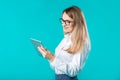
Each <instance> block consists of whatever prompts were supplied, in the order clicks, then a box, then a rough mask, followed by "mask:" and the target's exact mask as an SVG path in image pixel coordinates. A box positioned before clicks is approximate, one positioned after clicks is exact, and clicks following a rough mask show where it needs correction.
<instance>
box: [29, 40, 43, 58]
mask: <svg viewBox="0 0 120 80" xmlns="http://www.w3.org/2000/svg"><path fill="white" fill-rule="evenodd" d="M30 40H31V42H32V44H33V46H34V47H35V49H36V50H37V52H38V53H39V55H40V56H42V55H41V53H40V52H39V51H38V47H39V46H40V45H42V42H41V41H39V40H37V39H34V38H30Z"/></svg>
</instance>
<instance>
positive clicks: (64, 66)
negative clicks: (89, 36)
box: [50, 34, 90, 77]
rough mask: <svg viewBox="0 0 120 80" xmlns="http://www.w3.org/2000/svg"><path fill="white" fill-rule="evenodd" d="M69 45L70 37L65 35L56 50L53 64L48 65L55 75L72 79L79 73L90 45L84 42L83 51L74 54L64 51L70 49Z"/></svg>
mask: <svg viewBox="0 0 120 80" xmlns="http://www.w3.org/2000/svg"><path fill="white" fill-rule="evenodd" d="M70 44H71V37H70V35H69V34H67V35H65V37H64V38H63V40H62V41H61V42H60V44H59V45H58V47H57V48H56V50H55V59H54V61H53V62H50V65H51V67H52V68H53V69H54V70H55V73H56V74H66V75H68V76H71V77H74V76H76V75H77V74H78V73H79V72H80V71H81V69H82V68H83V66H84V64H85V62H86V59H87V56H88V53H89V51H90V44H87V42H85V44H84V48H83V50H82V51H81V52H77V53H75V54H70V53H68V52H67V51H65V50H66V49H68V48H69V47H70Z"/></svg>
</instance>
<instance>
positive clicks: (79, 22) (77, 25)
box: [63, 6, 90, 53]
mask: <svg viewBox="0 0 120 80" xmlns="http://www.w3.org/2000/svg"><path fill="white" fill-rule="evenodd" d="M64 12H65V13H66V14H67V15H68V16H69V17H70V18H72V19H73V20H74V25H73V31H72V32H71V41H72V44H71V46H70V47H69V48H68V49H67V50H66V51H67V52H68V53H76V52H78V51H82V49H83V46H84V42H85V41H87V42H88V44H90V39H89V35H88V30H87V25H86V21H85V18H84V15H83V12H82V11H81V9H80V8H78V7H77V6H72V7H69V8H67V9H65V10H64V11H63V13H64Z"/></svg>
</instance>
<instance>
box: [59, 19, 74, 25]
mask: <svg viewBox="0 0 120 80" xmlns="http://www.w3.org/2000/svg"><path fill="white" fill-rule="evenodd" d="M59 20H60V22H61V23H62V24H65V25H67V26H69V25H70V23H71V22H73V21H70V20H64V19H62V18H60V19H59Z"/></svg>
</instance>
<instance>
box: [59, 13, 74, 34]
mask: <svg viewBox="0 0 120 80" xmlns="http://www.w3.org/2000/svg"><path fill="white" fill-rule="evenodd" d="M61 21H62V26H63V31H64V33H65V34H66V33H71V32H72V30H73V23H74V21H73V19H72V18H70V17H69V16H68V15H67V14H66V13H65V12H64V13H63V15H62V19H61Z"/></svg>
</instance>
